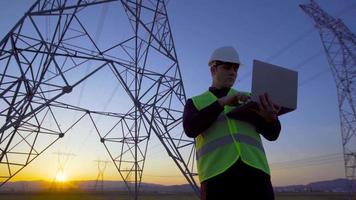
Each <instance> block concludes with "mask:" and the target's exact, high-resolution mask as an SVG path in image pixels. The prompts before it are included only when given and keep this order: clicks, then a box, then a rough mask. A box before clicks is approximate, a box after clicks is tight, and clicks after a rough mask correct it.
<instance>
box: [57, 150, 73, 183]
mask: <svg viewBox="0 0 356 200" xmlns="http://www.w3.org/2000/svg"><path fill="white" fill-rule="evenodd" d="M53 154H54V155H56V156H57V171H56V174H55V175H54V177H53V179H52V183H51V189H61V188H60V187H61V184H62V183H61V181H65V180H59V179H64V178H66V177H65V167H66V165H67V163H68V161H69V159H70V157H73V156H75V154H72V153H64V152H59V151H58V152H53Z"/></svg>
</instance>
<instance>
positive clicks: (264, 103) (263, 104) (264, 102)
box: [259, 95, 268, 110]
mask: <svg viewBox="0 0 356 200" xmlns="http://www.w3.org/2000/svg"><path fill="white" fill-rule="evenodd" d="M259 98H260V104H261V105H262V110H267V106H268V104H267V102H266V97H265V95H260V96H259Z"/></svg>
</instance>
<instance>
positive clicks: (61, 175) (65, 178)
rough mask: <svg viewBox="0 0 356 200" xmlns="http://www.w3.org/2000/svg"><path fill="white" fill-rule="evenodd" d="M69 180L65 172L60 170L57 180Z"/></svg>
mask: <svg viewBox="0 0 356 200" xmlns="http://www.w3.org/2000/svg"><path fill="white" fill-rule="evenodd" d="M66 181H67V177H66V175H65V174H64V173H63V172H59V173H58V174H57V176H56V182H61V183H64V182H66Z"/></svg>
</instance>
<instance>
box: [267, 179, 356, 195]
mask: <svg viewBox="0 0 356 200" xmlns="http://www.w3.org/2000/svg"><path fill="white" fill-rule="evenodd" d="M348 182H349V181H348V180H347V179H335V180H327V181H318V182H313V183H309V184H307V185H288V186H282V187H275V188H274V189H275V191H276V192H301V191H313V192H315V191H321V192H347V191H348V184H347V183H348ZM353 185H354V188H353V191H354V192H356V187H355V186H356V180H354V181H353Z"/></svg>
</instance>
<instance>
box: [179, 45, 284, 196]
mask: <svg viewBox="0 0 356 200" xmlns="http://www.w3.org/2000/svg"><path fill="white" fill-rule="evenodd" d="M208 64H209V66H210V72H211V75H212V85H211V87H210V88H209V90H208V91H207V92H204V93H203V94H201V95H198V96H195V97H193V98H191V99H188V101H187V103H186V105H185V108H184V114H183V127H184V130H185V133H186V134H187V136H188V137H192V138H195V147H196V150H197V167H198V174H199V179H200V182H201V199H204V200H215V199H219V200H223V199H251V200H259V199H261V200H272V199H274V192H273V187H272V184H271V180H270V170H269V167H268V163H267V158H266V155H265V152H264V149H263V145H262V141H261V138H260V134H261V135H263V136H264V137H265V138H266V139H267V140H269V141H274V140H276V139H277V138H278V136H279V132H280V130H281V125H280V122H279V120H278V115H277V114H278V112H279V111H280V107H279V106H278V105H275V104H273V102H272V101H271V99H270V98H269V96H268V94H264V95H261V96H260V97H259V100H260V102H259V103H258V108H251V109H248V110H247V111H244V112H242V113H241V114H240V116H238V117H236V118H235V119H232V118H230V117H228V116H227V115H226V113H228V112H229V111H231V110H232V109H233V108H234V107H236V106H239V105H241V104H242V103H244V102H246V101H247V100H248V99H249V98H250V97H249V94H248V93H246V92H245V93H243V92H237V91H236V90H234V89H232V86H233V84H234V82H235V80H236V76H237V71H238V69H239V66H240V59H239V55H238V53H237V52H236V50H235V49H234V48H233V47H229V46H227V47H221V48H218V49H216V50H215V51H214V52H213V54H212V55H211V57H210V59H209V62H208Z"/></svg>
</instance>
